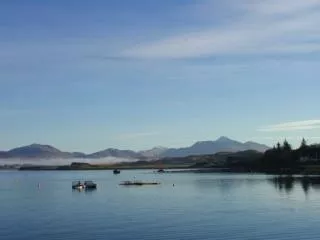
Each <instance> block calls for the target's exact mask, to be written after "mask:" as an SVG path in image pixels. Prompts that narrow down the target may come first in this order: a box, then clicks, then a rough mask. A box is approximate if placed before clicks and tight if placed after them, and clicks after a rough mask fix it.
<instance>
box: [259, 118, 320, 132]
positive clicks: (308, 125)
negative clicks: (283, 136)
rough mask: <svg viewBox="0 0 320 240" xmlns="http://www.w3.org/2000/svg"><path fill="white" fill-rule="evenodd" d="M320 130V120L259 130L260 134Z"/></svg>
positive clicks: (271, 126) (291, 123) (288, 123)
mask: <svg viewBox="0 0 320 240" xmlns="http://www.w3.org/2000/svg"><path fill="white" fill-rule="evenodd" d="M316 128H320V120H306V121H297V122H287V123H280V124H275V125H270V126H266V127H262V128H260V129H258V131H260V132H280V131H297V130H310V129H316Z"/></svg>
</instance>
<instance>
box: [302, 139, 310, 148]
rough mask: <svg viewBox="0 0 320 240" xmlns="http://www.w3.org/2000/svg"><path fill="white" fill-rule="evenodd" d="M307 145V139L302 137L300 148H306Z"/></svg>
mask: <svg viewBox="0 0 320 240" xmlns="http://www.w3.org/2000/svg"><path fill="white" fill-rule="evenodd" d="M307 146H308V145H307V141H306V140H305V139H304V138H302V141H301V145H300V149H306V148H307Z"/></svg>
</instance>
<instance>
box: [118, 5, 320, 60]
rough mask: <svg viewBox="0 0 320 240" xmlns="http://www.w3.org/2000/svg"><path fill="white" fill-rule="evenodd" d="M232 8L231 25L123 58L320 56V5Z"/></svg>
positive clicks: (175, 37)
mask: <svg viewBox="0 0 320 240" xmlns="http://www.w3.org/2000/svg"><path fill="white" fill-rule="evenodd" d="M205 3H206V4H203V5H202V7H203V8H204V9H205V7H206V8H212V7H213V5H212V1H205ZM229 4H230V6H229V7H230V8H232V9H234V8H236V9H237V11H238V15H239V16H240V17H239V19H237V20H236V21H234V22H232V23H229V24H228V25H226V26H220V27H218V26H214V27H212V28H210V27H209V28H207V29H201V28H199V29H198V30H196V31H192V32H185V33H182V34H179V35H173V36H171V37H168V38H163V39H160V40H158V41H155V42H150V43H144V44H140V45H138V46H135V47H132V48H130V49H126V50H125V51H123V52H122V54H121V55H122V56H125V57H131V58H132V57H133V58H169V59H181V58H199V57H208V56H214V55H222V54H277V53H279V52H280V53H309V52H313V51H320V38H319V37H317V36H319V33H320V29H319V27H318V26H319V24H320V0H307V1H301V0H282V1H278V0H265V1H262V0H257V1H249V0H246V1H241V2H240V1H237V2H236V1H229ZM197 6H198V5H197ZM224 10H225V11H228V9H224ZM197 11H198V10H197ZM205 12H208V11H207V10H206V11H205ZM186 17H187V16H186Z"/></svg>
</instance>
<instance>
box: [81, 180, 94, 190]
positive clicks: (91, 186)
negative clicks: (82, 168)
mask: <svg viewBox="0 0 320 240" xmlns="http://www.w3.org/2000/svg"><path fill="white" fill-rule="evenodd" d="M84 186H85V188H86V189H96V188H97V184H96V183H94V182H93V181H85V182H84Z"/></svg>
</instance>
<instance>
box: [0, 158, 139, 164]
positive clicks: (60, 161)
mask: <svg viewBox="0 0 320 240" xmlns="http://www.w3.org/2000/svg"><path fill="white" fill-rule="evenodd" d="M138 160H139V159H133V158H117V157H106V158H99V159H89V158H71V159H30V158H27V159H0V165H15V164H18V165H23V164H31V165H41V166H52V165H54V166H63V165H70V164H71V163H73V162H81V163H89V164H111V163H120V162H134V161H138Z"/></svg>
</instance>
